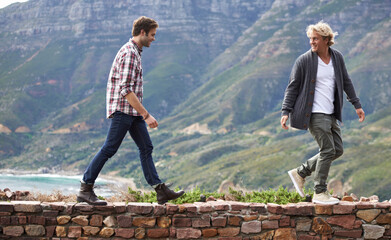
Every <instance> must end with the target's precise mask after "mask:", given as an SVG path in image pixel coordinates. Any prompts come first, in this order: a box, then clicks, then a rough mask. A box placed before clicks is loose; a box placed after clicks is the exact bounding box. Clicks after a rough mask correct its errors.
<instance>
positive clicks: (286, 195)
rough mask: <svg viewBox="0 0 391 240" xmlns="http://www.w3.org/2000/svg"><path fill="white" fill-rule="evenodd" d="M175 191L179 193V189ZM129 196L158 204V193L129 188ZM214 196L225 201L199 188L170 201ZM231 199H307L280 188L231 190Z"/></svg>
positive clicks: (268, 200)
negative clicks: (259, 190) (246, 190)
mask: <svg viewBox="0 0 391 240" xmlns="http://www.w3.org/2000/svg"><path fill="white" fill-rule="evenodd" d="M175 191H179V189H178V188H176V189H175ZM128 192H129V194H131V195H132V196H133V197H134V198H135V200H136V202H150V203H152V202H157V199H156V192H154V191H152V192H150V193H141V192H140V191H134V190H133V189H131V188H130V187H129V188H128ZM305 193H306V194H309V195H312V194H313V193H312V192H311V190H305ZM210 196H213V197H214V198H215V199H225V197H226V196H225V194H223V193H217V192H205V190H202V191H201V189H200V188H199V187H198V186H197V187H196V188H194V189H193V190H191V191H188V192H186V193H185V194H183V196H181V197H180V198H178V199H175V200H172V201H169V202H170V203H174V204H183V203H194V202H200V201H205V199H207V198H208V197H210ZM229 199H234V200H236V201H239V202H258V203H276V204H287V203H297V202H304V201H305V200H306V199H305V198H302V197H300V195H299V194H298V193H297V192H289V191H288V189H287V188H283V187H282V186H280V187H279V188H278V189H277V190H273V189H269V190H265V191H262V192H258V191H252V192H246V193H244V192H242V191H240V190H239V191H238V190H234V189H232V188H230V189H229Z"/></svg>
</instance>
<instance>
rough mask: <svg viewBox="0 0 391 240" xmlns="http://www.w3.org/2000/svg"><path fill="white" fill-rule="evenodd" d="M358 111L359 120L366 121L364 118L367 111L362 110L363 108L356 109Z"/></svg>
mask: <svg viewBox="0 0 391 240" xmlns="http://www.w3.org/2000/svg"><path fill="white" fill-rule="evenodd" d="M356 113H357V116H358V119H359V121H360V122H364V119H365V112H364V110H362V108H358V109H356Z"/></svg>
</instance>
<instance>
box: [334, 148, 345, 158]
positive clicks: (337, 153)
mask: <svg viewBox="0 0 391 240" xmlns="http://www.w3.org/2000/svg"><path fill="white" fill-rule="evenodd" d="M342 155H343V149H342V148H341V149H336V150H335V159H337V158H339V157H340V156H342Z"/></svg>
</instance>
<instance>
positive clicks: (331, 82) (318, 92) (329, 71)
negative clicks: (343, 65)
mask: <svg viewBox="0 0 391 240" xmlns="http://www.w3.org/2000/svg"><path fill="white" fill-rule="evenodd" d="M334 92H335V74H334V67H333V62H332V60H331V59H330V62H329V64H326V63H324V62H323V61H322V59H320V57H319V56H318V73H317V75H316V84H315V96H314V104H313V106H312V112H313V113H325V114H332V113H334Z"/></svg>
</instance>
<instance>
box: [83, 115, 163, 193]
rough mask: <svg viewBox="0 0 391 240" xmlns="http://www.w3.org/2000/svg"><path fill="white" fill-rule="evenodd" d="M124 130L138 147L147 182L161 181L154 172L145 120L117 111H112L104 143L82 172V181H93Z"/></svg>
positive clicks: (116, 145)
mask: <svg viewBox="0 0 391 240" xmlns="http://www.w3.org/2000/svg"><path fill="white" fill-rule="evenodd" d="M126 132H129V133H130V136H131V137H132V139H133V141H134V142H135V143H136V145H137V147H138V149H139V152H140V160H141V167H142V169H143V173H144V177H145V179H146V180H147V182H148V184H149V185H151V186H154V185H157V184H160V183H162V182H161V181H160V179H159V176H158V174H157V172H156V168H155V164H154V163H153V159H152V150H153V146H152V142H151V138H150V137H149V133H148V130H147V126H146V123H145V121H144V120H143V119H142V117H138V116H130V115H127V114H125V113H122V112H118V111H117V112H115V113H114V116H113V118H112V120H111V124H110V129H109V132H108V134H107V138H106V141H105V143H104V144H103V146H102V148H101V149H100V150H99V152H98V153H97V154H96V155H95V157H94V158H93V159H92V161H91V162H90V164H89V165H88V167H87V169H86V171H85V172H84V176H83V181H84V182H85V183H88V184H93V183H95V180H96V178H97V177H98V174H99V173H100V171H101V170H102V168H103V166H104V165H105V163H106V161H107V160H108V159H109V158H111V157H112V156H113V155H114V154H115V153H116V152H117V150H118V148H119V147H120V145H121V143H122V141H123V139H124V137H125V135H126Z"/></svg>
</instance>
